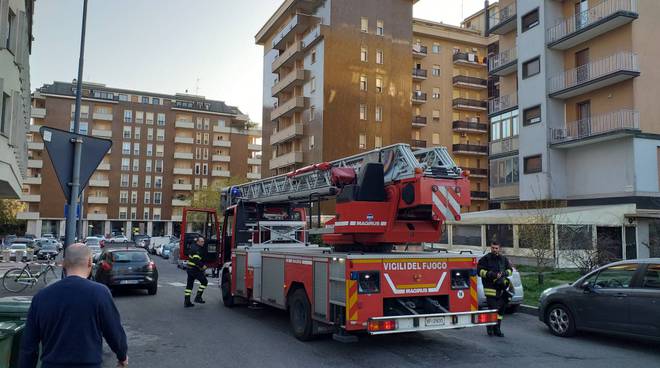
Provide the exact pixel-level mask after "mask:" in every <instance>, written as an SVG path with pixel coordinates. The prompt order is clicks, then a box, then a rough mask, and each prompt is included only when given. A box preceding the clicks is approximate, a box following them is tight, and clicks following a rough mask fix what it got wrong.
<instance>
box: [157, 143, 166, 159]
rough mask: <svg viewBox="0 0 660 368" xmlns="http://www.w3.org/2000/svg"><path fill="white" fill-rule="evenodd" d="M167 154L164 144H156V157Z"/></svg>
mask: <svg viewBox="0 0 660 368" xmlns="http://www.w3.org/2000/svg"><path fill="white" fill-rule="evenodd" d="M164 155H165V147H164V146H163V145H162V144H157V145H156V157H163V156H164Z"/></svg>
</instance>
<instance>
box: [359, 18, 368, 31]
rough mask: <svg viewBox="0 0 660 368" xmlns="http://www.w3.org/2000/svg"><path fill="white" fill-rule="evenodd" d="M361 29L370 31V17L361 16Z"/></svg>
mask: <svg viewBox="0 0 660 368" xmlns="http://www.w3.org/2000/svg"><path fill="white" fill-rule="evenodd" d="M360 31H361V32H364V33H367V32H369V19H368V18H365V17H362V18H360Z"/></svg>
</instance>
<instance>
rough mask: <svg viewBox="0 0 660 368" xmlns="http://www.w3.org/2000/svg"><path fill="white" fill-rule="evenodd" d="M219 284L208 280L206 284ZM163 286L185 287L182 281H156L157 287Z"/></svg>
mask: <svg viewBox="0 0 660 368" xmlns="http://www.w3.org/2000/svg"><path fill="white" fill-rule="evenodd" d="M195 284H197V285H199V282H195ZM218 285H220V284H219V283H218V282H217V281H211V280H209V284H208V286H218ZM164 286H171V287H176V288H184V287H186V284H185V283H183V282H166V283H158V287H164Z"/></svg>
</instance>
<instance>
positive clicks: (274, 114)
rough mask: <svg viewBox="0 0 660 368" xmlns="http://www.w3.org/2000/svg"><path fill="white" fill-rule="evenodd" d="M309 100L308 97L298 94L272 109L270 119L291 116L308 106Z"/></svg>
mask: <svg viewBox="0 0 660 368" xmlns="http://www.w3.org/2000/svg"><path fill="white" fill-rule="evenodd" d="M308 100H309V98H308V97H303V96H296V97H293V98H291V99H289V100H288V101H286V102H283V103H281V104H280V105H278V106H277V107H276V108H275V109H274V110H273V111H271V113H270V120H271V121H275V120H277V119H279V118H281V117H284V116H289V115H291V114H293V113H294V112H296V111H300V110H303V109H304V108H305V107H306V106H307V101H308Z"/></svg>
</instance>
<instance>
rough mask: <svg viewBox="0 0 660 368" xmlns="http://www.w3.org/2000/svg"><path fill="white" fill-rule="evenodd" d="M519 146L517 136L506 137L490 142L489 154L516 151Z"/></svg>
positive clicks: (494, 154)
mask: <svg viewBox="0 0 660 368" xmlns="http://www.w3.org/2000/svg"><path fill="white" fill-rule="evenodd" d="M519 146H520V142H519V138H518V136H517V135H516V136H513V137H508V138H504V139H500V140H497V141H493V142H490V155H491V156H496V155H503V154H507V153H511V152H518V148H519Z"/></svg>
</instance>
